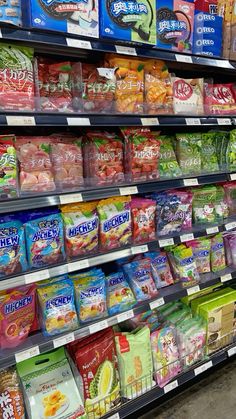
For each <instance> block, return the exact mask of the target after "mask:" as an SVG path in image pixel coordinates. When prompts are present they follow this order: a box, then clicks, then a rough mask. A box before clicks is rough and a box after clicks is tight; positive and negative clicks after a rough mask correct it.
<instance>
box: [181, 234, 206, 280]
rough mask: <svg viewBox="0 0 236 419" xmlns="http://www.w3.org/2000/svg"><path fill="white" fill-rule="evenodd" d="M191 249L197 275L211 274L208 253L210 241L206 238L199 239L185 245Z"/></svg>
mask: <svg viewBox="0 0 236 419" xmlns="http://www.w3.org/2000/svg"><path fill="white" fill-rule="evenodd" d="M186 244H187V246H188V247H191V249H192V251H193V256H194V259H195V261H196V265H197V270H198V273H199V274H205V273H208V272H211V263H210V252H211V240H210V239H208V238H205V237H204V238H199V239H195V240H193V241H191V242H187V243H186Z"/></svg>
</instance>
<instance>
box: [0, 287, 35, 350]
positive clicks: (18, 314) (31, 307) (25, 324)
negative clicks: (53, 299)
mask: <svg viewBox="0 0 236 419" xmlns="http://www.w3.org/2000/svg"><path fill="white" fill-rule="evenodd" d="M36 329H37V321H36V288H35V285H28V286H23V287H19V288H16V289H8V290H6V291H1V292H0V349H6V348H15V347H16V346H19V345H20V344H21V343H23V342H24V341H25V340H26V339H27V337H28V336H29V334H30V332H33V331H35V330H36Z"/></svg>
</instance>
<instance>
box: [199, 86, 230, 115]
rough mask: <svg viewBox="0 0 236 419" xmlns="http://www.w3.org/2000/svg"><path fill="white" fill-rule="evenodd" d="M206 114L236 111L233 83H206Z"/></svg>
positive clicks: (226, 113) (228, 113)
mask: <svg viewBox="0 0 236 419" xmlns="http://www.w3.org/2000/svg"><path fill="white" fill-rule="evenodd" d="M204 90H205V98H204V102H205V114H206V115H211V114H213V115H231V114H234V113H235V111H236V102H235V94H234V85H233V83H228V84H226V83H224V84H212V82H207V81H206V82H205V83H204Z"/></svg>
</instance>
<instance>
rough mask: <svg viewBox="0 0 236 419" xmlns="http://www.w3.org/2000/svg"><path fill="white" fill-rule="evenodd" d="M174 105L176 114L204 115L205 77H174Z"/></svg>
mask: <svg viewBox="0 0 236 419" xmlns="http://www.w3.org/2000/svg"><path fill="white" fill-rule="evenodd" d="M171 80H172V88H173V106H174V113H175V114H184V115H203V114H204V107H203V84H204V79H182V78H179V77H172V79H171Z"/></svg>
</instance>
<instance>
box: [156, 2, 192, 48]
mask: <svg viewBox="0 0 236 419" xmlns="http://www.w3.org/2000/svg"><path fill="white" fill-rule="evenodd" d="M194 12H195V5H194V2H192V1H183V0H157V43H156V45H157V47H159V48H165V49H171V50H173V51H179V52H191V51H192V45H193V31H194Z"/></svg>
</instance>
